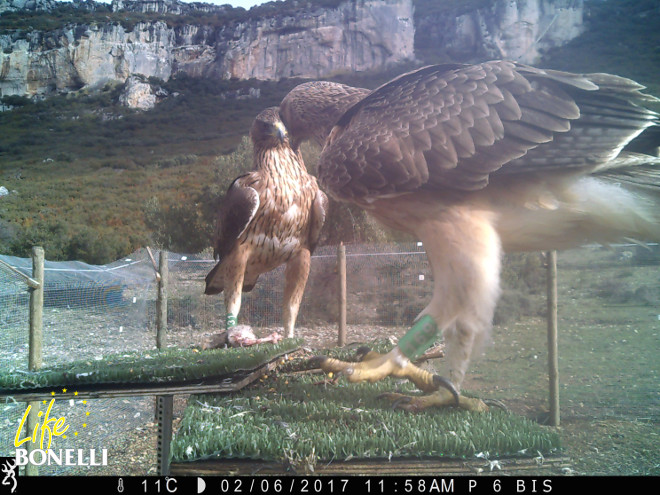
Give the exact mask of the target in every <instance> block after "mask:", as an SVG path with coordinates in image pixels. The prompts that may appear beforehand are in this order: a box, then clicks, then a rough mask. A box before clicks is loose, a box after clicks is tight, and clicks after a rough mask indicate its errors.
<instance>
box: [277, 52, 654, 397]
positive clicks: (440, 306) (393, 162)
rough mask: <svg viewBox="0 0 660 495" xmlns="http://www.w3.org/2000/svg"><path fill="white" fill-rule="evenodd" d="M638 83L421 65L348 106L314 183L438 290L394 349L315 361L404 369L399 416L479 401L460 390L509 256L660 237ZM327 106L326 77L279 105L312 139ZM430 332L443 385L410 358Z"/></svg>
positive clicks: (373, 372)
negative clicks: (416, 247) (379, 231)
mask: <svg viewBox="0 0 660 495" xmlns="http://www.w3.org/2000/svg"><path fill="white" fill-rule="evenodd" d="M327 84H331V83H327ZM642 90H643V86H640V85H639V84H637V83H635V82H633V81H631V80H629V79H625V78H622V77H618V76H614V75H609V74H571V73H566V72H560V71H554V70H541V69H537V68H534V67H530V66H526V65H522V64H519V63H515V62H509V61H491V62H486V63H481V64H476V65H459V64H448V65H436V66H429V67H424V68H421V69H418V70H415V71H412V72H409V73H407V74H403V75H401V76H399V77H397V78H395V79H394V80H392V81H390V82H388V83H386V84H384V85H383V86H381V87H379V88H377V89H376V90H374V91H372V92H369V93H368V94H366V95H364V96H362V97H361V98H360V100H359V101H358V102H357V103H355V104H353V105H352V106H350V108H345V109H342V111H341V116H340V117H339V118H338V119H337V120H336V121H335V122H334V123H335V125H334V126H333V127H332V129H331V131H330V132H329V135H328V136H327V139H326V141H325V144H324V148H323V151H322V153H321V156H320V158H319V163H318V177H319V180H320V183H321V185H322V186H323V187H324V189H325V190H326V191H327V192H328V193H329V194H330V195H331V196H333V197H334V198H336V199H338V200H342V201H347V202H352V203H355V204H357V205H359V206H361V207H362V208H365V209H366V210H367V211H368V212H370V213H371V214H372V215H373V216H374V217H375V218H376V219H378V220H380V221H381V222H383V223H384V224H386V225H388V226H390V227H393V228H395V229H399V230H401V231H405V232H408V233H411V234H413V235H414V236H416V237H417V238H418V239H420V240H421V241H423V244H424V246H425V249H426V253H427V257H428V259H429V262H430V265H431V269H432V273H433V284H434V285H433V296H432V298H431V301H430V303H429V304H428V306H426V308H425V309H424V310H423V311H422V312H421V313H420V315H419V316H418V318H417V320H416V322H415V324H414V325H413V327H412V328H411V330H409V331H408V332H407V333H406V334H405V335H404V336H403V337H402V338H401V339H400V340H399V343H398V344H397V346H396V347H395V348H394V349H393V350H392V351H391V352H389V353H387V354H383V355H380V354H377V353H374V352H369V353H367V354H366V355H365V356H364V358H363V360H362V361H361V362H359V363H348V362H342V361H338V360H335V359H332V358H327V357H318V358H315V364H316V365H317V366H320V367H321V368H323V369H324V370H326V371H333V372H340V373H343V374H345V375H347V376H348V379H349V380H350V381H376V380H380V379H382V378H384V377H386V376H397V377H405V378H408V379H410V380H411V381H412V382H413V383H415V384H416V385H417V386H418V387H419V388H420V389H421V390H422V391H424V392H426V393H427V395H422V396H416V397H403V396H400V395H398V394H388V395H387V397H388V398H389V399H391V400H394V401H396V404H397V405H398V406H399V407H403V408H405V409H409V410H422V409H424V408H427V407H430V406H444V405H453V404H456V403H457V404H458V405H459V406H461V407H463V408H466V409H472V410H484V409H486V408H487V406H486V405H485V404H484V402H482V401H481V400H479V399H472V398H466V397H464V396H461V395H460V389H461V384H462V382H463V379H464V376H465V373H466V371H467V368H468V363H469V361H470V359H471V357H472V355H473V354H474V352H475V349H477V348H478V346H479V344H480V343H482V342H483V341H484V338H485V337H486V336H487V335H488V333H489V330H490V328H491V322H492V317H493V313H494V309H495V304H496V301H497V299H498V295H499V292H500V288H499V278H500V257H501V254H502V252H503V251H537V250H551V249H562V248H568V247H574V246H579V245H582V244H584V243H587V242H601V243H607V242H612V241H617V240H622V239H626V238H634V239H637V240H640V241H648V240H660V166H659V165H660V160H659V159H657V158H654V157H651V156H647V155H641V154H636V153H632V152H628V151H625V150H624V147H626V145H627V144H628V143H630V142H631V141H632V140H633V139H635V138H636V137H637V136H638V135H639V134H641V133H642V132H643V131H644V130H645V129H647V128H649V127H651V126H654V125H657V123H658V120H657V118H658V115H657V114H656V113H655V112H653V111H651V110H648V109H646V108H645V105H646V104H648V103H650V102H654V101H658V100H657V99H656V98H654V97H652V96H649V95H646V94H644V93H643V92H642ZM342 91H345V90H342ZM362 91H363V90H362ZM332 99H333V98H332V95H329V94H328V91H327V89H326V87H325V85H324V86H321V85H317V86H310V85H308V86H306V87H302V88H295V89H294V90H293V91H292V93H291V94H290V95H288V96H287V97H286V98H285V99H284V100H283V102H282V104H281V107H280V114H281V115H282V118H283V120H284V122H285V124H286V125H287V127H288V128H290V129H306V133H307V135H308V136H309V135H316V134H315V133H316V132H325V131H322V130H318V131H314V130H313V129H314V127H315V124H316V123H317V121H318V120H319V119H318V118H317V117H314V116H312V115H313V112H310V113H307V111H306V108H308V106H309V107H310V108H313V109H316V108H320V107H322V106H323V105H330V106H331V102H332ZM319 102H321V103H319ZM328 120H330V119H328ZM323 123H324V124H325V122H323ZM294 139H298V138H296V137H294ZM657 144H659V143H656V146H657ZM438 332H442V334H443V336H444V340H445V352H446V357H447V364H448V368H449V372H448V373H449V376H448V377H447V378H443V377H439V376H436V375H432V374H430V373H428V372H426V371H424V370H422V369H420V368H417V367H415V366H414V365H412V364H411V359H413V358H415V357H416V356H418V355H419V354H421V352H423V351H424V350H425V349H426V348H427V347H428V345H429V343H430V342H432V341H433V340H434V339H435V337H436V336H437V335H438Z"/></svg>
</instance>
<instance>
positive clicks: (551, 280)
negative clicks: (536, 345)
mask: <svg viewBox="0 0 660 495" xmlns="http://www.w3.org/2000/svg"><path fill="white" fill-rule="evenodd" d="M546 262H547V270H548V272H547V291H548V382H549V386H550V398H549V400H550V418H549V424H550V426H559V355H558V352H559V351H558V343H557V333H558V332H557V251H549V252H548V253H547V254H546Z"/></svg>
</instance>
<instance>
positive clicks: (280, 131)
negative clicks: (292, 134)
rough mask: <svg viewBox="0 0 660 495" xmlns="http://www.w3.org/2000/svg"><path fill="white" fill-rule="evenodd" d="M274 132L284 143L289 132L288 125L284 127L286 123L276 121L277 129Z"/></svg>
mask: <svg viewBox="0 0 660 495" xmlns="http://www.w3.org/2000/svg"><path fill="white" fill-rule="evenodd" d="M273 134H274V135H275V137H276V138H277V139H278V140H279V141H280V143H283V142H284V139H285V138H286V137H287V135H288V133H287V132H286V127H284V124H283V123H282V122H276V123H275V129H274V132H273Z"/></svg>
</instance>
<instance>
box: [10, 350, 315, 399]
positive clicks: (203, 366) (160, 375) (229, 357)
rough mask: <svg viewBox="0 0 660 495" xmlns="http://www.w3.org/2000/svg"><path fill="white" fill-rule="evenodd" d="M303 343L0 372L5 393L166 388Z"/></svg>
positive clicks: (127, 356)
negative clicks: (103, 387)
mask: <svg viewBox="0 0 660 495" xmlns="http://www.w3.org/2000/svg"><path fill="white" fill-rule="evenodd" d="M301 343H302V341H301V340H300V339H284V340H283V341H282V342H279V343H278V344H261V345H256V346H253V347H244V348H231V349H210V350H203V351H200V350H197V349H164V350H161V351H159V350H157V349H154V350H151V351H141V352H125V353H121V354H108V355H106V356H103V359H101V360H98V361H97V360H82V361H72V362H70V363H67V364H64V365H59V366H56V367H52V368H42V369H40V370H39V371H34V372H25V371H20V372H19V371H9V372H2V373H0V389H2V390H3V391H8V390H9V391H11V390H21V391H25V390H29V389H39V388H46V387H57V386H65V385H66V386H68V387H72V386H75V385H95V384H111V383H122V384H129V383H136V384H163V383H170V382H172V383H178V382H183V381H187V380H199V379H203V378H207V377H211V376H222V375H227V374H231V373H235V372H238V371H246V370H252V369H255V368H258V367H259V366H262V365H264V364H266V363H268V362H270V361H272V360H273V359H275V358H277V357H278V356H281V355H283V354H286V353H288V352H292V351H293V350H296V349H297V348H298V347H299V346H300V345H301Z"/></svg>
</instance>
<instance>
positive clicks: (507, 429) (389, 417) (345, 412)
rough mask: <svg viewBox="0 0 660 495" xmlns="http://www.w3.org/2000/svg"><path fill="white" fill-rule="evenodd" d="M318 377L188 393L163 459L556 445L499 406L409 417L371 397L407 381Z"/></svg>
mask: <svg viewBox="0 0 660 495" xmlns="http://www.w3.org/2000/svg"><path fill="white" fill-rule="evenodd" d="M319 380H320V378H319V376H295V377H294V376H286V375H278V376H276V377H271V378H267V379H265V380H263V381H262V382H261V383H260V384H258V385H253V386H251V387H247V388H245V389H243V390H242V391H240V392H238V393H235V394H231V395H223V396H219V395H199V396H193V397H191V398H190V400H189V402H188V404H189V405H188V408H187V409H186V411H185V413H184V416H183V419H182V422H181V425H180V428H179V430H178V432H177V434H176V435H175V437H174V440H173V441H172V444H171V458H172V461H173V462H186V461H194V460H200V459H208V458H220V459H227V458H234V459H235V458H243V459H253V460H261V461H275V462H283V463H285V464H288V465H296V464H301V463H305V464H306V465H310V463H311V464H312V465H313V464H314V463H315V462H316V461H319V462H321V461H322V462H324V463H327V462H331V461H346V460H350V459H365V458H383V459H391V458H405V457H409V458H422V457H448V458H469V457H472V456H474V455H476V454H478V453H483V454H484V455H490V456H491V457H494V456H514V455H517V456H520V455H523V454H524V453H527V454H528V455H534V456H538V454H539V452H540V453H542V454H549V453H552V452H553V451H555V450H556V449H558V448H559V436H558V435H557V434H556V433H555V432H553V431H551V430H550V429H548V428H544V427H542V426H540V425H538V424H537V423H534V422H532V421H530V420H527V419H526V418H523V417H520V416H517V415H514V414H511V413H508V412H505V411H502V410H491V411H490V412H487V413H472V412H467V411H463V410H456V409H453V408H447V409H432V410H427V411H424V412H422V413H417V414H411V413H408V412H405V411H401V410H394V409H392V407H391V405H390V403H389V402H387V401H385V400H383V399H378V398H377V396H378V395H379V394H381V393H383V392H387V391H392V390H393V389H394V388H398V389H403V391H404V392H406V393H413V394H414V393H417V392H416V391H415V390H414V387H412V386H411V385H409V384H404V385H403V386H397V385H396V383H395V382H394V381H392V380H390V379H387V380H384V381H382V382H378V383H358V384H350V383H348V382H345V381H340V382H339V384H338V385H330V384H327V385H319V384H318V382H319ZM486 453H488V454H486Z"/></svg>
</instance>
